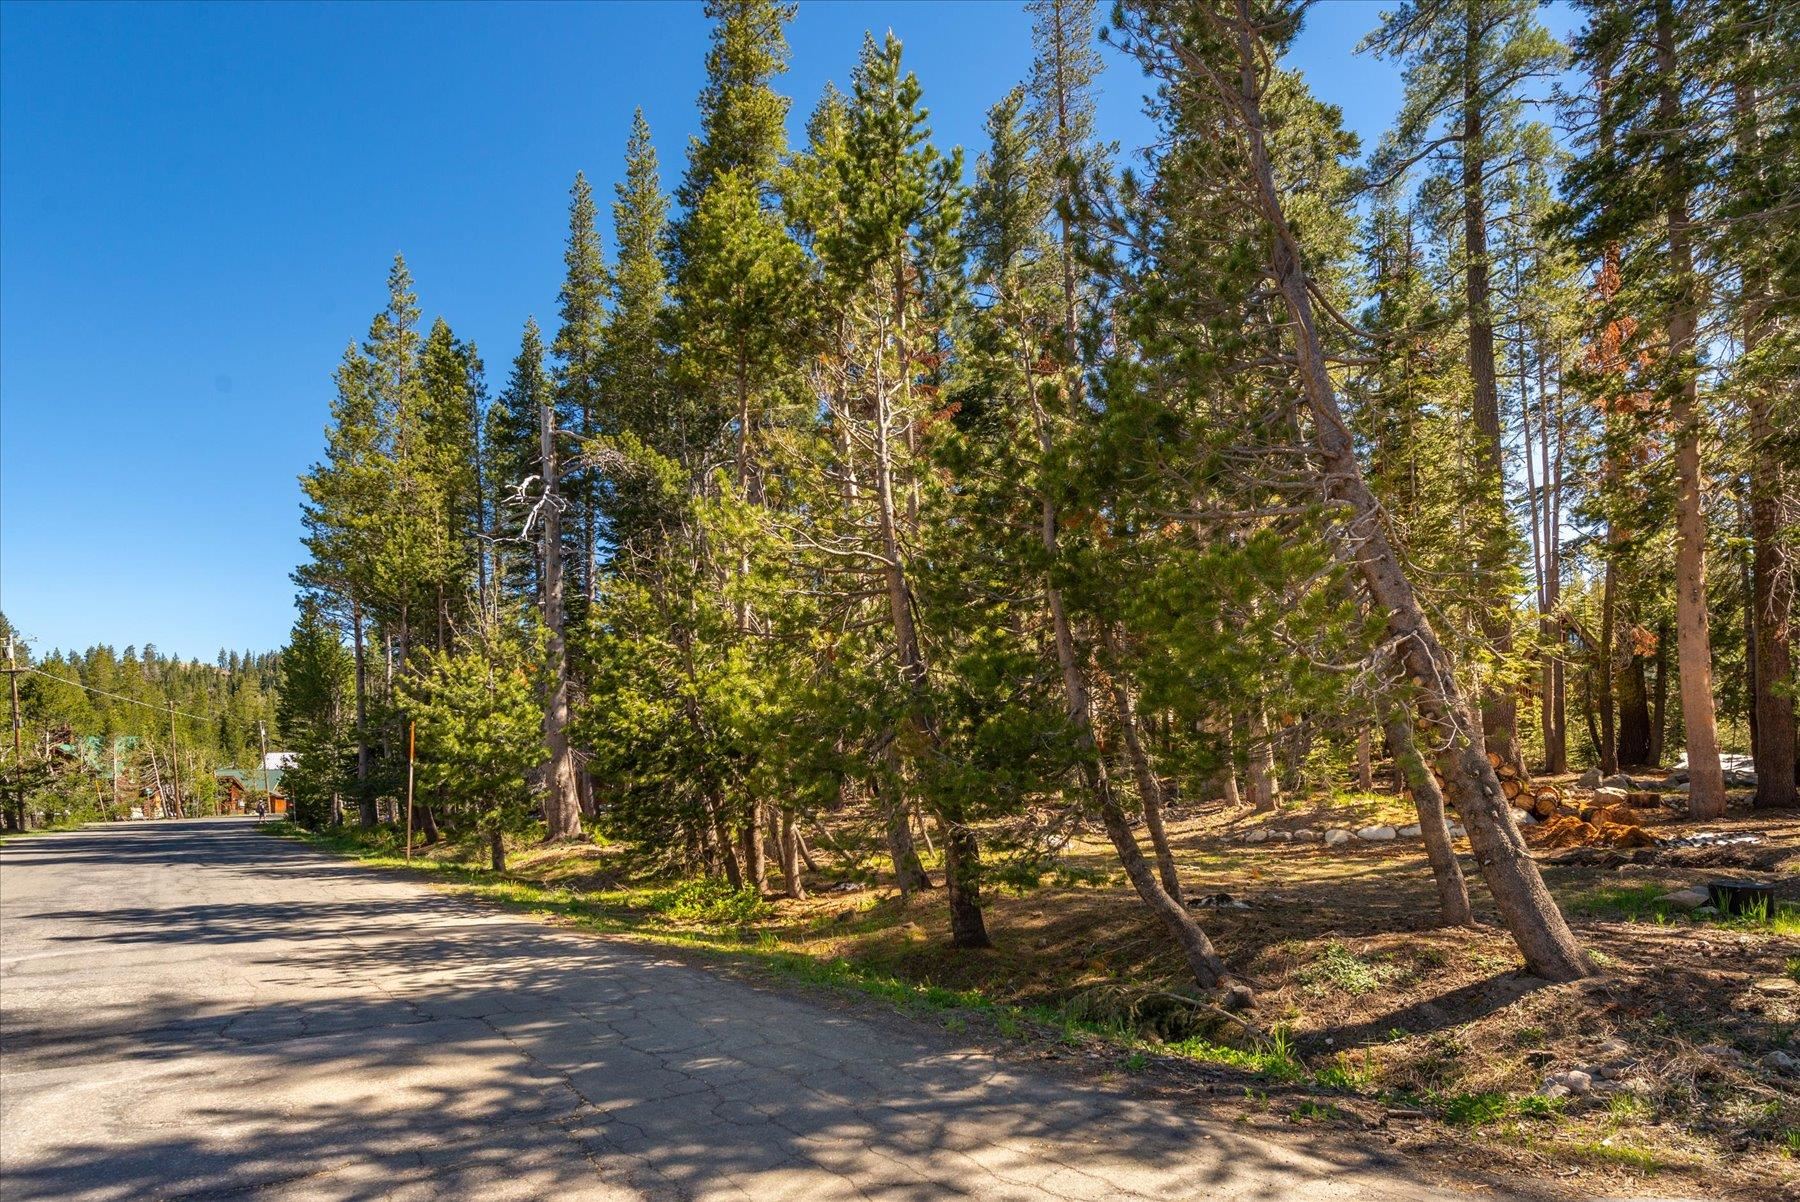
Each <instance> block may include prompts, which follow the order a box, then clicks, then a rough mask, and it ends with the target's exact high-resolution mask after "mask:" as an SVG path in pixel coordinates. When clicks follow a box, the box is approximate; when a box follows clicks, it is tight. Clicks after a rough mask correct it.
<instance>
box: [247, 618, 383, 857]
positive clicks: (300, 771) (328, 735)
mask: <svg viewBox="0 0 1800 1202" xmlns="http://www.w3.org/2000/svg"><path fill="white" fill-rule="evenodd" d="M354 672H355V665H354V662H353V657H352V656H351V654H350V652H349V651H348V650H346V649H345V647H344V642H343V633H342V631H341V630H340V629H339V628H338V626H337V624H336V623H335V622H333V621H332V620H331V619H330V618H329V617H328V616H327V615H326V613H325V610H324V607H323V606H322V605H321V604H320V603H319V602H318V601H317V600H316V599H311V598H307V599H303V600H302V601H301V605H300V616H299V618H298V619H296V620H295V622H294V628H293V630H292V632H291V633H290V634H289V635H288V642H287V646H286V647H284V648H283V649H282V654H281V681H280V685H279V686H278V690H277V694H276V704H275V713H276V720H277V722H278V723H279V725H280V730H281V735H282V742H283V743H285V745H286V749H287V750H288V751H291V752H293V753H294V755H295V757H296V761H295V763H294V764H293V765H292V766H291V767H289V768H288V769H286V770H285V771H284V773H283V775H282V784H283V785H284V786H285V787H286V788H287V789H288V791H289V793H288V795H289V797H291V798H292V799H293V804H294V821H295V822H297V823H299V824H300V825H302V826H307V827H312V828H314V829H317V828H319V827H321V826H324V825H325V824H326V823H327V822H336V821H338V820H339V817H340V813H339V804H338V803H339V799H340V798H341V796H342V795H343V794H344V793H346V792H349V791H350V789H351V787H352V785H353V784H354V777H353V776H351V775H350V774H349V773H348V772H347V771H346V768H347V767H348V766H349V765H348V764H347V762H346V754H345V753H346V751H347V750H348V744H349V737H350V735H351V734H352V733H353V729H352V722H351V718H352V713H351V710H352V697H351V694H352V691H353V688H354V684H353V675H354ZM234 762H239V763H241V762H243V761H241V760H237V761H234Z"/></svg>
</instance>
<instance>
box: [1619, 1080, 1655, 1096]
mask: <svg viewBox="0 0 1800 1202" xmlns="http://www.w3.org/2000/svg"><path fill="white" fill-rule="evenodd" d="M1619 1092H1621V1093H1628V1094H1630V1095H1632V1096H1633V1097H1637V1098H1651V1097H1655V1096H1656V1086H1654V1085H1652V1084H1651V1083H1650V1082H1649V1080H1647V1079H1646V1078H1644V1077H1627V1078H1625V1079H1624V1080H1623V1081H1621V1082H1619Z"/></svg>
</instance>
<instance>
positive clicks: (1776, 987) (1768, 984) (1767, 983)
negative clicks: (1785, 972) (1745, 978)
mask: <svg viewBox="0 0 1800 1202" xmlns="http://www.w3.org/2000/svg"><path fill="white" fill-rule="evenodd" d="M1756 989H1757V991H1758V992H1760V993H1800V981H1796V980H1794V979H1793V978H1792V977H1764V978H1763V979H1762V980H1760V981H1758V982H1757V983H1756Z"/></svg>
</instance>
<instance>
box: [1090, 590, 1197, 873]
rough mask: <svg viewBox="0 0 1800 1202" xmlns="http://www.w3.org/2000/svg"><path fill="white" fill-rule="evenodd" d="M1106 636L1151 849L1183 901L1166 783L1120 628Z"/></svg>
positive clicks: (1116, 704)
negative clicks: (1136, 697) (1142, 722)
mask: <svg viewBox="0 0 1800 1202" xmlns="http://www.w3.org/2000/svg"><path fill="white" fill-rule="evenodd" d="M1102 638H1103V640H1104V643H1105V646H1106V653H1107V656H1108V657H1109V658H1110V659H1111V660H1112V663H1111V665H1110V671H1109V675H1110V676H1111V678H1112V699H1113V721H1114V722H1116V723H1117V724H1118V727H1119V737H1120V738H1121V739H1122V740H1123V741H1124V743H1125V754H1126V757H1127V758H1128V759H1129V760H1130V761H1131V773H1132V777H1133V779H1134V780H1135V781H1136V782H1137V789H1138V798H1139V800H1141V801H1142V802H1143V806H1144V829H1145V830H1146V831H1148V832H1149V835H1150V849H1151V851H1152V852H1153V853H1154V854H1155V856H1156V874H1157V876H1158V877H1159V878H1160V879H1161V880H1162V887H1163V890H1164V892H1166V893H1167V894H1168V895H1169V896H1170V897H1172V898H1174V899H1175V900H1176V901H1180V900H1181V874H1180V873H1179V872H1177V871H1176V870H1175V853H1174V852H1173V851H1172V850H1171V849H1170V847H1169V832H1168V828H1167V827H1166V826H1164V824H1163V790H1162V782H1161V781H1160V780H1158V779H1157V776H1156V767H1155V765H1153V764H1152V763H1151V762H1150V755H1149V752H1147V751H1146V750H1145V748H1144V739H1143V734H1142V732H1140V731H1139V730H1138V721H1137V707H1136V704H1135V702H1134V701H1133V699H1132V696H1131V686H1130V685H1129V684H1128V683H1126V676H1125V666H1124V664H1123V663H1122V662H1121V654H1122V650H1123V649H1122V648H1121V646H1120V644H1119V634H1118V631H1117V630H1116V629H1115V628H1114V627H1112V626H1111V625H1110V624H1109V625H1107V626H1106V627H1105V628H1104V632H1103V634H1102Z"/></svg>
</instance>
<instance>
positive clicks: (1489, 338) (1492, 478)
mask: <svg viewBox="0 0 1800 1202" xmlns="http://www.w3.org/2000/svg"><path fill="white" fill-rule="evenodd" d="M1478 19H1480V18H1478V16H1477V11H1476V9H1474V8H1473V7H1471V8H1470V9H1469V10H1468V12H1467V14H1466V16H1465V20H1467V21H1468V22H1469V24H1470V26H1471V28H1469V29H1468V31H1467V40H1466V42H1465V45H1464V47H1463V103H1462V110H1463V127H1462V143H1461V151H1462V209H1463V259H1464V267H1463V271H1464V276H1463V292H1464V303H1465V304H1466V305H1467V307H1468V312H1469V377H1470V383H1471V384H1472V385H1473V415H1474V418H1475V430H1476V432H1477V433H1478V434H1479V435H1480V436H1481V456H1482V462H1481V466H1480V471H1481V488H1480V492H1481V504H1482V514H1481V521H1480V526H1479V527H1478V529H1479V538H1480V546H1479V548H1478V549H1477V552H1476V554H1477V556H1478V557H1479V559H1480V563H1481V577H1482V583H1481V590H1482V595H1481V598H1480V603H1481V607H1482V611H1483V616H1482V630H1483V635H1484V637H1485V638H1486V639H1487V641H1488V643H1489V644H1490V645H1491V646H1492V648H1493V652H1494V655H1495V657H1496V658H1497V659H1499V660H1500V661H1502V662H1504V661H1505V660H1506V659H1507V658H1508V657H1509V656H1510V655H1511V653H1512V627H1511V624H1510V623H1509V622H1508V621H1507V619H1506V613H1507V610H1508V609H1509V608H1510V603H1509V599H1508V597H1507V595H1506V591H1505V588H1504V586H1503V585H1502V583H1501V582H1502V580H1503V579H1504V576H1503V573H1504V572H1505V569H1506V554H1507V539H1506V534H1507V532H1508V530H1509V529H1510V519H1509V516H1508V514H1507V510H1506V461H1505V457H1504V449H1503V444H1502V441H1501V429H1500V384H1499V377H1498V373H1497V371H1496V370H1495V367H1494V316H1493V303H1492V286H1491V284H1490V281H1489V266H1488V230H1487V221H1488V219H1487V161H1486V158H1485V146H1484V144H1483V138H1484V136H1485V134H1484V129H1483V126H1484V123H1485V121H1486V113H1485V108H1484V104H1485V102H1484V99H1483V96H1482V93H1481V86H1480V80H1479V79H1478V78H1477V75H1476V70H1475V64H1476V61H1477V59H1478V57H1479V54H1480V50H1479V47H1478V46H1477V45H1476V40H1477V37H1478V34H1477V31H1476V30H1475V29H1474V28H1473V27H1472V26H1473V25H1474V23H1475V22H1476V21H1477V20H1478ZM1518 711H1519V706H1518V701H1517V700H1516V699H1515V698H1514V697H1513V694H1512V691H1511V689H1509V688H1508V687H1507V686H1506V685H1505V684H1504V683H1499V682H1489V683H1488V685H1487V686H1486V688H1485V689H1484V690H1483V692H1482V697H1481V723H1482V729H1483V731H1484V733H1485V736H1486V739H1485V741H1486V743H1487V746H1488V749H1489V750H1491V751H1494V752H1496V753H1498V754H1499V756H1500V758H1501V762H1502V763H1505V764H1508V765H1510V766H1511V767H1512V768H1513V770H1514V771H1516V772H1517V773H1518V774H1519V776H1520V778H1521V779H1523V778H1524V777H1525V757H1524V756H1523V755H1522V754H1520V752H1519V746H1518V737H1517V730H1518V721H1519V714H1518Z"/></svg>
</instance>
